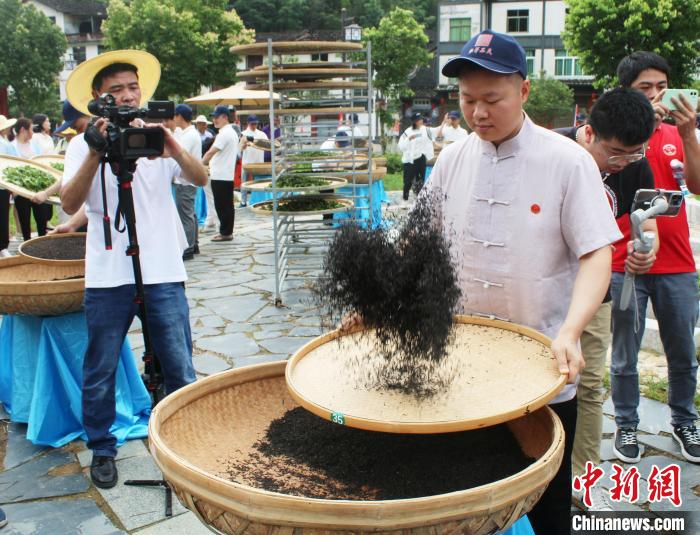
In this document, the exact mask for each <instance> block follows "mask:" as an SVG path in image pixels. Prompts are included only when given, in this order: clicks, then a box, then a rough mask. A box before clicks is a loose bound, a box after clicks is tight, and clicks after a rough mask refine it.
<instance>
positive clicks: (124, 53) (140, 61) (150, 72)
mask: <svg viewBox="0 0 700 535" xmlns="http://www.w3.org/2000/svg"><path fill="white" fill-rule="evenodd" d="M114 63H129V64H131V65H133V66H135V67H136V70H137V71H138V76H139V86H140V87H141V102H140V105H141V106H144V105H145V104H146V103H147V102H148V101H149V100H150V98H151V97H152V96H153V94H154V93H155V92H156V88H157V87H158V81H159V80H160V63H158V60H157V59H156V57H155V56H154V55H153V54H150V53H148V52H145V51H143V50H114V51H112V52H105V53H104V54H100V55H99V56H95V57H94V58H91V59H89V60H87V61H84V62H83V63H81V64H80V65H78V68H77V69H75V70H74V71H73V72H72V73H71V75H70V76H69V77H68V81H67V82H66V94H67V95H68V100H69V101H70V103H71V104H72V105H73V106H74V107H75V108H76V109H77V110H78V111H80V112H82V113H84V114H85V115H88V116H89V115H92V114H91V113H90V111H89V110H88V107H87V106H88V103H89V102H90V101H91V100H93V98H94V97H93V95H92V81H93V80H94V79H95V75H96V74H97V73H98V72H100V71H101V70H102V69H104V68H105V67H107V66H109V65H112V64H114Z"/></svg>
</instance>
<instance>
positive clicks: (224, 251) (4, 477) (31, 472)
mask: <svg viewBox="0 0 700 535" xmlns="http://www.w3.org/2000/svg"><path fill="white" fill-rule="evenodd" d="M236 217H237V222H236V238H235V241H234V242H233V243H224V244H215V243H211V242H210V241H209V240H210V237H211V234H209V235H203V236H202V238H201V242H202V244H201V250H202V254H201V255H199V256H198V257H197V258H196V260H193V261H191V262H188V263H187V268H188V272H189V274H190V281H189V283H188V285H187V295H188V298H189V300H190V306H191V323H192V334H193V339H194V348H195V349H194V352H195V356H194V363H195V368H196V371H197V374H198V375H199V376H200V377H201V376H206V375H210V374H212V373H217V372H220V371H223V370H227V369H230V368H232V367H240V366H246V365H249V364H254V363H261V362H268V361H275V360H282V359H286V358H287V357H288V356H289V355H290V354H291V353H293V352H294V351H295V350H296V349H297V348H299V347H300V346H301V345H303V344H304V343H305V342H306V341H307V340H309V339H311V338H312V337H314V336H316V335H318V334H319V333H320V327H319V319H318V315H317V312H316V310H314V308H313V306H312V305H311V304H310V301H309V298H310V295H309V291H308V289H306V288H305V285H304V282H303V281H297V282H293V283H290V284H289V285H288V286H287V290H286V291H285V292H284V294H283V306H282V307H281V308H278V307H275V303H274V295H273V293H274V268H273V261H274V251H273V247H272V243H271V239H270V237H271V230H270V229H271V221H270V220H269V218H261V217H256V216H254V215H252V214H251V213H250V212H249V211H247V210H237V216H236ZM129 339H130V341H131V344H132V347H133V348H134V350H135V353H136V354H140V348H142V346H143V342H142V341H141V338H140V326H139V325H138V322H135V324H134V326H133V327H132V330H131V331H130V333H129ZM605 413H606V417H605V425H604V433H605V436H604V441H603V445H602V460H603V461H604V468H605V469H606V476H607V475H609V474H610V473H611V469H610V461H611V460H612V459H613V455H612V441H611V436H612V435H611V433H613V431H614V422H613V420H612V418H611V414H612V410H611V403H610V400H608V401H607V402H606V405H605ZM640 413H641V418H642V424H641V425H640V430H641V432H642V436H640V440H641V441H642V442H643V443H644V445H645V448H646V451H645V454H644V458H643V460H642V462H641V463H640V464H639V465H637V466H638V467H639V469H640V472H641V475H642V478H646V477H648V474H649V469H650V467H651V465H652V464H653V463H658V464H659V465H663V466H666V465H668V464H670V463H677V464H678V465H679V466H680V467H681V470H682V480H681V487H682V489H681V496H682V499H683V507H682V509H683V510H688V511H694V512H695V515H694V518H693V519H692V522H693V524H692V526H689V525H687V526H686V531H685V533H700V519H699V518H698V512H700V485H699V483H700V466H697V465H691V464H689V463H687V462H685V461H684V460H683V459H682V458H681V457H680V452H679V449H678V447H677V445H676V444H675V443H674V442H673V440H672V439H671V438H670V434H669V433H670V428H669V426H668V421H669V414H668V408H667V407H666V406H665V405H663V404H660V403H657V402H655V401H651V400H647V399H643V400H642V404H641V407H640ZM24 433H25V428H24V426H23V425H20V424H14V423H9V421H8V418H7V415H6V414H4V412H3V411H2V410H1V408H0V463H2V468H3V470H2V471H1V472H0V504H1V505H2V507H3V509H5V511H6V512H7V515H8V518H9V521H10V523H9V525H8V526H7V527H6V528H4V529H3V531H2V534H3V535H10V534H13V535H14V534H23V535H30V534H31V535H41V534H47V535H55V534H64V533H65V534H72V533H84V534H89V535H101V534H111V533H125V532H126V533H138V534H143V535H159V534H163V535H164V534H171V533H176V534H180V533H183V534H195V535H196V534H198V533H202V534H204V533H209V531H208V530H207V529H206V528H205V527H204V526H202V525H201V524H200V523H199V522H198V521H197V520H196V518H195V517H194V515H193V514H192V513H190V512H188V511H186V510H185V509H184V508H183V507H181V506H180V504H179V503H176V504H175V507H174V516H173V517H172V518H170V519H166V518H165V516H164V507H163V501H164V492H163V491H162V490H161V489H150V488H136V487H126V486H124V485H121V484H119V485H117V487H115V488H114V489H110V490H100V489H97V488H96V487H94V486H93V485H91V483H90V481H89V478H88V476H87V468H86V467H87V466H88V465H89V462H90V452H89V451H87V450H86V449H85V446H84V444H83V443H82V442H80V441H76V442H73V443H71V444H69V445H67V446H65V447H63V448H60V449H57V450H54V449H50V448H41V447H35V446H33V445H32V444H30V443H29V442H28V441H26V439H25V438H24ZM4 437H6V441H5V440H4ZM117 464H118V467H119V471H120V480H121V481H123V480H124V479H127V478H129V477H137V478H140V479H143V478H157V477H159V474H158V471H157V469H156V467H155V465H154V463H153V461H152V460H151V458H150V456H149V454H148V450H147V448H146V446H145V443H144V441H141V440H135V441H130V442H128V443H126V444H125V445H124V446H122V447H121V448H120V449H119V454H118V457H117ZM601 482H602V483H601V484H603V486H605V487H609V486H610V484H611V483H610V480H609V478H608V477H605V478H604V480H601ZM643 483H645V482H643ZM642 495H643V498H645V497H646V494H645V493H644V492H642ZM616 508H618V509H639V508H640V504H637V505H629V504H628V505H626V506H625V505H618V506H616ZM667 508H668V507H667V504H666V503H662V504H649V503H643V504H641V509H644V510H651V511H656V510H663V509H667Z"/></svg>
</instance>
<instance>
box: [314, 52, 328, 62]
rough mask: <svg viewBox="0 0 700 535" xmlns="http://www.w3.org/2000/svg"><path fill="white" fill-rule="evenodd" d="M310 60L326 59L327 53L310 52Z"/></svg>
mask: <svg viewBox="0 0 700 535" xmlns="http://www.w3.org/2000/svg"><path fill="white" fill-rule="evenodd" d="M311 61H328V54H326V53H325V52H324V53H322V54H311Z"/></svg>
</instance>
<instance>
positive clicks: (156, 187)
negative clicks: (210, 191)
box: [61, 50, 207, 488]
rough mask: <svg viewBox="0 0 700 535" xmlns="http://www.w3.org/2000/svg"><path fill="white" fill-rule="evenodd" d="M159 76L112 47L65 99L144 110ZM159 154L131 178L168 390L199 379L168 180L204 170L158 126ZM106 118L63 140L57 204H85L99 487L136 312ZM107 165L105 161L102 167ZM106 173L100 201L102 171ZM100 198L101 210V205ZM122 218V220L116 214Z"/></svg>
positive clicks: (91, 400)
mask: <svg viewBox="0 0 700 535" xmlns="http://www.w3.org/2000/svg"><path fill="white" fill-rule="evenodd" d="M159 77H160V65H159V63H158V60H157V59H156V58H155V57H154V56H152V55H151V54H149V53H148V52H144V51H140V50H115V51H112V52H107V53H105V54H100V55H98V56H96V57H94V58H91V59H89V60H88V61H85V62H83V63H81V64H80V65H79V66H78V68H77V69H75V70H74V71H73V72H72V73H71V76H70V77H69V78H68V81H67V83H66V92H67V94H68V100H70V102H71V104H73V106H75V108H76V109H77V110H79V111H80V112H82V113H84V114H86V115H88V114H89V113H90V112H89V110H88V107H87V105H88V103H89V102H90V101H91V100H92V99H94V98H96V97H98V96H99V95H102V94H104V93H109V94H111V95H112V96H113V97H114V98H115V101H116V105H118V106H129V107H137V106H138V107H143V106H144V105H145V103H146V102H147V101H148V99H149V98H150V97H151V96H152V95H153V93H154V92H155V90H156V87H157V85H158V79H159ZM132 124H134V125H135V126H146V127H150V128H161V129H162V131H163V136H164V151H163V155H162V157H158V158H154V159H149V158H139V159H138V160H136V170H135V172H134V176H133V181H132V183H131V191H132V193H133V200H134V211H135V215H136V231H137V234H138V239H139V254H140V263H141V271H142V278H143V283H144V291H145V299H146V303H147V305H148V317H147V318H141V321H142V322H146V321H147V322H148V326H149V330H150V334H151V340H152V342H153V350H154V353H155V355H156V356H157V357H158V359H159V361H160V365H161V369H162V372H163V378H164V386H165V392H166V393H171V392H173V391H175V390H177V389H178V388H180V387H182V386H185V385H186V384H188V383H191V382H193V381H194V380H195V379H196V376H195V373H194V368H193V366H192V337H191V332H190V323H189V306H188V304H187V298H186V297H185V289H184V281H185V280H186V279H187V273H186V271H185V266H184V263H183V261H182V252H183V250H184V249H185V247H186V244H187V242H186V240H185V234H184V232H183V230H182V225H181V224H180V220H179V218H178V216H177V211H176V209H175V203H174V202H173V197H172V188H171V185H172V180H173V179H174V178H176V177H183V178H185V179H186V180H189V181H190V182H192V183H193V184H196V185H204V184H205V183H206V181H207V175H206V169H205V168H204V166H203V165H202V164H201V162H199V161H197V160H196V159H194V158H193V157H192V156H191V155H190V154H189V153H188V152H187V151H186V150H184V149H183V148H182V147H181V146H180V144H179V143H178V142H177V141H176V140H175V139H174V138H173V136H172V134H171V133H170V132H169V131H168V130H167V129H166V128H164V127H163V126H162V125H144V123H143V121H140V120H136V121H134V122H133V123H132ZM107 126H108V120H107V119H105V118H99V119H97V120H96V121H95V123H94V124H93V125H92V126H90V127H89V128H88V129H87V130H86V132H85V133H84V134H80V135H78V136H76V137H75V138H73V139H72V140H71V142H70V144H69V145H68V149H67V151H66V156H65V168H64V172H63V186H62V188H61V204H62V206H63V209H64V210H65V211H66V212H67V213H68V214H75V213H76V212H79V211H81V210H83V204H84V205H85V207H84V210H85V214H86V215H87V220H88V232H87V243H86V257H85V300H84V305H85V318H86V321H87V333H88V343H87V350H86V353H85V360H84V364H83V386H82V409H83V411H82V416H83V427H84V429H85V432H86V434H87V437H88V443H87V445H88V448H90V449H91V450H92V453H93V458H92V463H91V466H90V477H91V479H92V481H93V483H94V484H95V485H96V486H98V487H101V488H111V487H113V486H115V485H116V484H117V479H118V476H117V467H116V464H115V462H114V457H115V456H116V453H117V450H116V442H117V439H116V437H115V436H114V435H112V434H111V433H110V432H109V429H110V427H111V426H112V424H113V422H114V418H115V412H116V407H115V382H116V371H117V363H118V360H119V354H120V352H121V348H122V344H123V342H124V337H125V336H126V333H127V331H128V330H129V327H130V325H131V322H132V320H133V318H134V316H135V315H136V314H137V313H138V307H137V304H136V303H135V301H134V296H135V291H136V290H135V278H134V271H133V265H132V258H131V257H130V256H127V255H126V254H125V252H126V249H127V247H128V245H129V238H128V236H127V233H126V232H121V231H120V230H119V229H118V228H116V227H117V217H116V215H117V210H118V196H119V194H118V191H119V188H118V181H117V177H116V176H115V175H114V174H113V173H112V169H111V167H110V165H109V164H105V162H104V158H103V156H104V151H105V150H106V148H107V141H106V130H107ZM102 166H104V167H102ZM102 171H104V177H105V180H104V183H105V189H104V197H105V200H106V203H104V204H103V194H102V187H101V183H102V180H101V172H102ZM105 204H106V206H105ZM106 214H108V215H109V216H110V217H111V218H112V221H113V223H114V225H113V226H112V228H111V229H109V230H110V233H111V237H112V247H111V248H109V249H107V247H106V244H105V233H104V228H103V218H104V216H105V215H106ZM119 219H121V218H119Z"/></svg>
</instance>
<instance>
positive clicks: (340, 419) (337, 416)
mask: <svg viewBox="0 0 700 535" xmlns="http://www.w3.org/2000/svg"><path fill="white" fill-rule="evenodd" d="M331 422H333V423H334V424H338V425H345V416H344V415H343V413H342V412H332V413H331Z"/></svg>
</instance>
